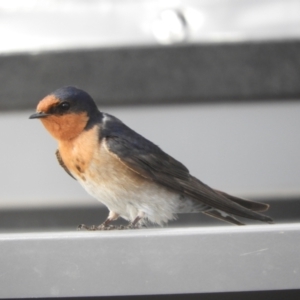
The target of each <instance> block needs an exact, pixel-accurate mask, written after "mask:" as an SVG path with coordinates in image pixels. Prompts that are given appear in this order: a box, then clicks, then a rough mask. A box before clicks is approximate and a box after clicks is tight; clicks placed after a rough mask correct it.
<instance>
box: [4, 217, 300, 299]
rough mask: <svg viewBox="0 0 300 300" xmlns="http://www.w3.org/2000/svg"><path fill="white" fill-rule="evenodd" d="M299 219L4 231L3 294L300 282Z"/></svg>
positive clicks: (272, 286)
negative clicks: (250, 223) (231, 224)
mask: <svg viewBox="0 0 300 300" xmlns="http://www.w3.org/2000/svg"><path fill="white" fill-rule="evenodd" d="M299 232H300V223H295V224H280V225H258V226H255V225H254V226H243V227H202V228H201V227H199V228H176V229H174V228H172V229H141V230H135V231H106V232H59V233H30V234H28V233H24V234H1V235H0V265H1V269H0V286H1V289H0V297H1V298H21V297H22V298H24V297H74V296H76V297H80V296H105V295H153V294H178V293H208V292H230V291H261V290H277V289H278V290H280V289H281V290H284V289H300V260H299V253H300V239H299Z"/></svg>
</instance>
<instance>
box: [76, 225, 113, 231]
mask: <svg viewBox="0 0 300 300" xmlns="http://www.w3.org/2000/svg"><path fill="white" fill-rule="evenodd" d="M77 229H78V230H81V229H85V230H89V231H98V230H99V231H100V230H114V229H119V228H118V227H117V226H114V225H107V224H101V225H98V226H97V225H91V226H88V225H85V224H80V225H79V226H78V227H77Z"/></svg>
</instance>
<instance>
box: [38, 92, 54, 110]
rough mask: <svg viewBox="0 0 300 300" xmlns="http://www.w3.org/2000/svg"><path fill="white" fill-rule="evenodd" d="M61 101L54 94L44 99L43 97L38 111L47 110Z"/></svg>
mask: <svg viewBox="0 0 300 300" xmlns="http://www.w3.org/2000/svg"><path fill="white" fill-rule="evenodd" d="M58 103H59V99H58V98H56V97H55V96H54V95H48V96H46V97H45V98H44V99H42V100H41V101H40V102H39V104H38V105H37V108H36V111H37V112H47V111H48V110H49V109H50V108H51V107H52V106H54V105H57V104H58Z"/></svg>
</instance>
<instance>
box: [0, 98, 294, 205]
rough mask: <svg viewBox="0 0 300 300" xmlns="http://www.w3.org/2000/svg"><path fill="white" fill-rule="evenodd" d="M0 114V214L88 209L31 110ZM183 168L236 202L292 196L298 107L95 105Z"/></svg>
mask: <svg viewBox="0 0 300 300" xmlns="http://www.w3.org/2000/svg"><path fill="white" fill-rule="evenodd" d="M34 109H35V108H34V107H33V108H32V111H27V112H22V113H1V114H0V137H1V145H0V147H1V155H0V166H1V168H0V182H1V188H0V208H10V207H17V208H19V209H20V208H22V207H24V208H30V207H48V206H76V205H77V206H80V205H93V204H96V201H95V200H94V199H92V198H91V197H90V196H88V195H87V194H86V193H85V192H84V191H83V189H82V188H81V187H80V186H79V185H78V183H77V182H76V181H75V180H73V179H72V178H71V177H69V176H68V175H67V174H66V173H65V172H64V171H63V170H62V169H61V167H60V166H59V165H58V164H57V162H56V158H55V156H54V152H55V150H56V143H55V141H54V140H53V139H52V138H51V136H50V135H49V134H48V133H47V132H46V130H45V129H44V128H43V126H42V124H41V123H40V122H39V121H38V120H28V116H29V115H30V114H31V113H32V112H33V111H34ZM101 109H102V110H103V111H106V112H108V113H111V114H113V115H115V116H117V117H118V118H120V119H121V120H123V121H124V122H125V123H126V124H127V125H129V126H130V127H132V128H133V129H135V130H136V131H138V132H139V133H141V134H143V135H144V136H145V137H147V138H148V139H150V140H152V141H153V142H155V143H156V144H158V145H159V146H160V147H161V148H162V149H163V150H165V151H166V152H168V153H169V154H171V155H172V156H174V157H175V158H176V159H178V160H179V161H181V162H183V163H184V164H185V165H186V166H187V167H188V168H189V170H190V171H191V173H192V174H193V175H195V176H197V177H198V178H200V179H201V180H202V181H204V182H205V183H207V184H209V185H211V186H212V187H215V188H218V189H220V190H224V191H227V192H228V193H233V194H236V195H240V196H249V197H260V198H264V197H271V199H270V201H271V200H272V197H276V198H278V197H280V196H284V197H286V196H299V195H300V155H299V153H300V139H299V130H300V118H299V115H300V103H299V102H288V101H285V102H282V103H276V102H275V103H268V104H266V103H265V104H258V103H255V104H241V105H230V104H227V105H216V106H213V105H174V106H152V107H147V106H145V107H126V108H125V107H123V108H116V107H114V108H109V107H101Z"/></svg>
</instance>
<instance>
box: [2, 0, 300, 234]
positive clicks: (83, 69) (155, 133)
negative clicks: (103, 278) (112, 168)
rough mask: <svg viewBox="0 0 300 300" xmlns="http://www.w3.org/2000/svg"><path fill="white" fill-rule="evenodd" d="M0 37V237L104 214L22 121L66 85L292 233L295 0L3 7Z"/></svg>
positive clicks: (36, 129)
mask: <svg viewBox="0 0 300 300" xmlns="http://www.w3.org/2000/svg"><path fill="white" fill-rule="evenodd" d="M0 37H1V40H0V135H1V143H0V149H1V155H0V182H1V184H0V227H1V230H3V231H5V230H6V231H9V230H17V231H20V230H22V229H23V230H39V229H41V230H47V229H49V230H53V229H57V228H64V229H66V228H70V229H75V228H76V225H78V224H80V223H87V224H92V223H96V224H97V223H101V222H102V220H103V219H104V218H105V215H106V214H107V210H106V209H105V208H103V207H102V206H101V205H100V204H99V202H98V201H97V200H95V199H93V198H92V197H90V196H89V195H88V194H86V192H85V191H84V190H83V189H82V188H81V187H80V186H79V185H78V183H77V182H76V181H75V180H73V179H72V178H71V177H69V176H68V175H67V174H66V173H65V172H64V170H63V169H61V167H60V166H59V165H58V163H57V162H56V158H55V155H54V153H55V151H56V147H57V146H56V142H55V141H54V140H53V139H52V138H51V136H50V135H49V134H48V132H46V130H45V129H44V128H43V126H42V124H41V123H40V122H39V121H38V120H28V117H29V115H30V114H31V113H33V112H34V111H35V108H36V105H37V103H38V101H39V100H40V99H42V98H43V97H44V96H45V95H47V94H48V93H50V92H52V91H53V90H55V89H57V88H59V87H61V86H64V85H75V86H77V87H79V88H82V89H84V90H86V91H87V92H88V93H90V95H91V96H92V97H93V98H94V99H95V101H96V102H97V104H98V106H99V109H100V110H102V111H105V112H108V113H110V114H112V115H115V116H116V117H118V118H119V119H121V120H122V121H123V122H124V123H126V124H127V125H128V126H130V127H131V128H133V129H134V130H136V131H137V132H139V133H141V134H142V135H144V136H145V137H147V138H148V139H150V140H151V141H153V142H154V143H156V144H157V145H159V146H160V147H161V148H162V149H163V150H164V151H166V152H167V153H169V154H171V155H172V156H173V157H174V158H176V159H177V160H179V161H181V162H182V163H184V164H185V165H186V166H187V167H188V168H189V170H190V172H191V173H192V174H193V175H195V176H196V177H198V178H199V179H201V180H202V181H203V182H205V183H207V184H208V185H210V186H212V187H215V188H218V189H220V190H224V191H226V192H228V193H232V194H234V195H237V196H241V197H246V198H249V199H253V200H259V201H265V202H268V203H270V204H271V207H272V209H271V211H270V215H271V216H272V217H274V219H275V221H277V222H286V221H289V222H294V221H297V220H299V213H300V155H299V153H300V102H299V99H300V1H299V0H281V1H280V0H270V1H269V0H261V1H251V0H223V1H219V0H197V1H196V0H195V1H192V0H190V1H188V0H186V1H184V0H183V1H175V0H174V1H167V0H160V1H153V0H135V1H134V0H101V1H100V0H90V1H85V0H44V1H37V0H9V1H5V0H0ZM182 220H183V219H182ZM183 221H185V222H190V223H186V224H192V222H194V223H193V224H196V225H197V224H198V225H199V224H200V222H204V223H205V222H206V221H207V220H206V218H205V217H204V216H203V217H202V216H199V215H197V216H192V217H190V216H186V219H185V220H183ZM207 222H208V221H207ZM209 222H215V224H220V223H218V222H217V221H209ZM176 224H177V225H178V224H180V223H176ZM209 224H212V223H209Z"/></svg>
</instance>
